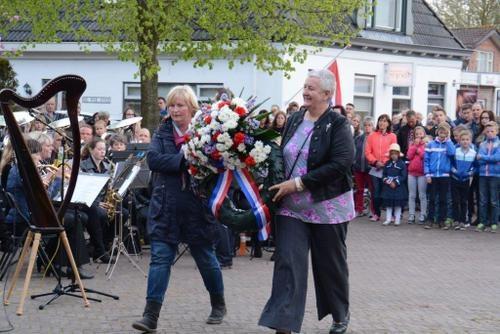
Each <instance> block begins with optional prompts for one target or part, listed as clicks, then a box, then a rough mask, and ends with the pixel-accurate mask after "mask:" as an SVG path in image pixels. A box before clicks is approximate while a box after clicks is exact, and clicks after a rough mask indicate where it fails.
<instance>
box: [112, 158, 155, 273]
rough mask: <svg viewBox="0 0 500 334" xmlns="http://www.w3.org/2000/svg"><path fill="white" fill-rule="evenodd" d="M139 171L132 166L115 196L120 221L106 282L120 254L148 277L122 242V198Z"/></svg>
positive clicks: (136, 167)
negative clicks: (118, 204) (113, 260)
mask: <svg viewBox="0 0 500 334" xmlns="http://www.w3.org/2000/svg"><path fill="white" fill-rule="evenodd" d="M140 170H141V167H140V166H137V165H135V166H133V167H132V169H131V170H130V172H129V174H128V175H127V177H126V178H125V179H124V181H123V183H122V184H121V186H120V188H119V189H118V191H117V196H119V198H120V211H119V219H120V221H119V223H118V227H116V225H115V237H114V239H113V245H112V247H111V254H113V255H114V254H115V251H116V259H115V263H114V264H113V265H112V266H111V262H109V263H108V266H107V268H106V275H108V274H109V275H108V280H110V279H111V276H113V272H114V271H115V268H116V265H117V264H118V259H119V258H120V254H123V255H125V257H126V258H127V259H128V260H129V261H130V263H132V265H133V266H134V267H135V268H136V269H137V270H139V271H140V272H141V273H142V274H143V275H144V277H148V275H147V274H146V273H145V272H144V270H142V269H141V267H139V265H138V264H137V263H136V262H135V261H134V260H133V259H132V257H131V256H130V254H129V253H128V251H127V247H126V246H125V242H124V240H123V198H124V196H125V194H126V192H127V190H128V189H129V187H130V185H131V184H132V182H133V181H134V179H135V178H136V176H137V174H138V173H139V171H140ZM118 175H119V174H118ZM116 229H118V231H116Z"/></svg>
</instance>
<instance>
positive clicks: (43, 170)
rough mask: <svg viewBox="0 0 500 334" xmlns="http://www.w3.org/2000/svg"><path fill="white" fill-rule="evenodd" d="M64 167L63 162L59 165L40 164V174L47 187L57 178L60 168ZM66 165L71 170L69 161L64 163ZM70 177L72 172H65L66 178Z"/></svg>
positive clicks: (38, 167)
mask: <svg viewBox="0 0 500 334" xmlns="http://www.w3.org/2000/svg"><path fill="white" fill-rule="evenodd" d="M61 167H62V164H60V165H57V164H52V165H38V166H37V169H38V173H39V174H40V177H41V178H42V182H43V184H44V185H45V187H48V186H49V185H50V184H51V183H52V182H53V181H54V179H55V178H56V176H57V172H58V171H59V169H60V168H61ZM64 167H65V168H67V169H68V171H70V172H71V166H69V165H68V164H67V163H65V164H64ZM69 178H70V173H67V172H65V173H64V179H68V180H69Z"/></svg>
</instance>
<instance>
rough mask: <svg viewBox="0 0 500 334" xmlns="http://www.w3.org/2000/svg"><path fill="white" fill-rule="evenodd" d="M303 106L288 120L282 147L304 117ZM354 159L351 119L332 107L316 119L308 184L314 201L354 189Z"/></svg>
mask: <svg viewBox="0 0 500 334" xmlns="http://www.w3.org/2000/svg"><path fill="white" fill-rule="evenodd" d="M304 114H305V110H300V111H298V112H296V113H294V114H292V116H291V117H290V119H289V120H288V121H287V124H286V128H285V131H284V133H283V140H282V142H281V147H282V148H284V147H285V145H286V144H287V143H288V141H289V140H290V138H292V136H293V134H294V133H295V131H296V130H297V128H298V127H299V125H300V123H302V121H303V120H304ZM353 160H354V139H353V138H352V132H351V127H350V125H349V121H348V120H347V119H346V118H345V117H344V116H342V115H340V114H337V113H336V112H334V111H333V109H332V108H331V107H329V108H328V110H327V111H326V112H325V113H324V114H323V115H321V117H320V118H319V119H318V120H317V121H316V122H315V123H314V130H313V132H312V134H311V143H310V145H309V156H308V159H307V174H306V175H304V176H302V182H303V183H304V186H305V187H306V188H307V189H308V190H309V191H310V192H311V195H312V198H313V200H314V202H321V201H324V200H327V199H331V198H334V197H337V196H339V195H341V194H343V193H345V192H347V191H349V190H351V189H352V174H351V166H352V162H353Z"/></svg>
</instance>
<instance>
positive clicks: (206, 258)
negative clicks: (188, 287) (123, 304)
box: [146, 240, 224, 303]
mask: <svg viewBox="0 0 500 334" xmlns="http://www.w3.org/2000/svg"><path fill="white" fill-rule="evenodd" d="M189 249H190V250H191V255H192V256H193V258H194V260H195V262H196V265H197V266H198V270H199V271H200V274H201V277H202V278H203V283H204V284H205V288H207V290H208V292H210V294H223V293H224V283H223V281H222V272H221V270H220V266H219V262H218V261H217V257H216V256H215V251H214V249H213V246H212V245H191V246H189ZM176 251H177V246H176V245H172V244H168V243H166V242H162V241H157V240H152V241H151V262H150V264H149V274H148V288H147V296H146V300H147V301H154V302H157V303H163V298H164V297H165V292H166V291H167V287H168V281H169V279H170V268H171V266H172V262H173V261H174V258H175V254H176Z"/></svg>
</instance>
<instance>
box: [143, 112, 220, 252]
mask: <svg viewBox="0 0 500 334" xmlns="http://www.w3.org/2000/svg"><path fill="white" fill-rule="evenodd" d="M147 160H148V165H149V168H150V169H151V171H152V172H153V192H152V194H151V201H150V204H149V214H148V232H149V234H150V238H151V240H155V241H163V242H167V243H169V244H174V245H177V244H178V243H179V242H185V243H187V244H203V243H213V242H214V239H215V227H216V226H215V218H214V217H213V216H212V215H211V214H210V213H209V211H208V208H207V207H206V206H204V205H203V203H202V201H201V199H200V198H199V197H197V196H196V195H195V194H194V193H193V192H192V190H191V188H190V186H189V185H190V182H189V174H188V173H187V168H186V163H185V159H184V155H183V153H182V152H181V151H180V148H178V147H176V145H175V140H174V127H173V123H172V120H171V119H170V118H169V119H167V120H166V121H164V122H163V123H162V124H161V125H160V127H159V128H158V130H157V131H156V132H155V134H154V135H153V138H152V140H151V144H150V146H149V152H148V155H147Z"/></svg>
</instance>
